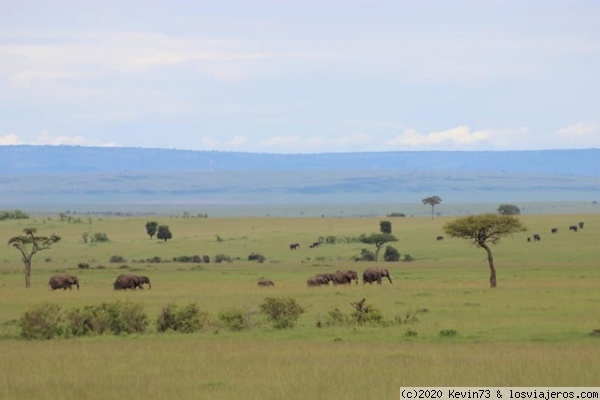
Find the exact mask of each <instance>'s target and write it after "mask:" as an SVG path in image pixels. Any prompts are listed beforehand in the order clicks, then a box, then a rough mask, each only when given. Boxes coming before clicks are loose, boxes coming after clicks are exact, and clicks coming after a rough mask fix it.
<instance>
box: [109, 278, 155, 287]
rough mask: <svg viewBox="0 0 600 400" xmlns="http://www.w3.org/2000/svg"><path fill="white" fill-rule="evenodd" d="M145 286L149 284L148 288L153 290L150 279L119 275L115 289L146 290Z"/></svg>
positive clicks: (114, 285)
mask: <svg viewBox="0 0 600 400" xmlns="http://www.w3.org/2000/svg"><path fill="white" fill-rule="evenodd" d="M144 284H147V285H148V288H149V289H152V285H151V284H150V278H148V277H147V276H137V275H119V276H118V277H117V279H116V280H115V283H114V284H113V287H114V289H115V290H126V289H131V290H135V289H137V288H140V289H144V286H143V285H144Z"/></svg>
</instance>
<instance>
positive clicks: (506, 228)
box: [444, 214, 527, 288]
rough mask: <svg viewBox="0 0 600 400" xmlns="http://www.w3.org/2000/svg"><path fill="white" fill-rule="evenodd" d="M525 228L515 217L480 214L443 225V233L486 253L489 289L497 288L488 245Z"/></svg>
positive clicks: (494, 269)
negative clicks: (468, 241) (464, 241)
mask: <svg viewBox="0 0 600 400" xmlns="http://www.w3.org/2000/svg"><path fill="white" fill-rule="evenodd" d="M526 230H527V228H526V227H525V226H524V225H523V224H522V223H521V221H520V220H519V219H517V217H514V216H512V215H497V214H481V215H470V216H468V217H462V218H458V219H456V220H454V221H450V222H448V223H446V225H444V231H445V232H446V234H448V235H449V236H451V237H457V238H461V239H467V240H470V241H472V242H473V244H474V245H476V246H477V247H481V248H482V249H484V250H485V251H486V253H487V259H488V264H489V267H490V287H492V288H495V287H496V286H497V279H496V268H495V266H494V256H493V255H492V250H491V249H490V246H489V245H490V244H497V243H498V242H500V239H501V238H503V237H505V236H510V235H512V234H513V233H517V232H524V231H526Z"/></svg>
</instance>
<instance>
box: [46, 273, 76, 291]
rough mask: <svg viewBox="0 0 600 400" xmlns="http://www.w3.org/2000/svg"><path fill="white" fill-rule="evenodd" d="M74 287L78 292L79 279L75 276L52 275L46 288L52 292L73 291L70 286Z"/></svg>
mask: <svg viewBox="0 0 600 400" xmlns="http://www.w3.org/2000/svg"><path fill="white" fill-rule="evenodd" d="M73 285H76V286H77V290H79V279H77V277H76V276H75V275H68V274H63V275H52V276H51V277H50V280H49V281H48V286H49V288H50V289H52V290H56V289H63V290H67V288H68V289H69V290H71V289H73V288H72V287H71V286H73Z"/></svg>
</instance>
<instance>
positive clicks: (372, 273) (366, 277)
mask: <svg viewBox="0 0 600 400" xmlns="http://www.w3.org/2000/svg"><path fill="white" fill-rule="evenodd" d="M384 276H385V277H387V278H388V280H389V281H390V283H392V278H390V273H389V271H388V270H387V269H385V268H378V267H371V268H367V269H366V270H365V271H364V272H363V285H364V284H365V283H369V284H372V283H373V282H377V284H378V285H381V278H382V277H384Z"/></svg>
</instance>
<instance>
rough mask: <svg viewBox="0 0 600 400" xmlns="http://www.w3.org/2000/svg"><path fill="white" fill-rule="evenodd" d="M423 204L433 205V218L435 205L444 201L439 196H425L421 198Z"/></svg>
mask: <svg viewBox="0 0 600 400" xmlns="http://www.w3.org/2000/svg"><path fill="white" fill-rule="evenodd" d="M421 201H422V202H423V204H425V205H429V206H431V219H433V211H434V210H435V206H437V205H438V204H440V203H441V202H442V198H441V197H439V196H431V197H425V198H424V199H423V200H421Z"/></svg>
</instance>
